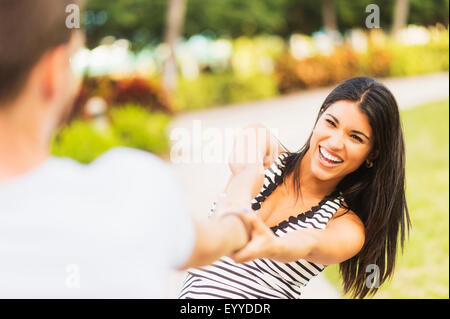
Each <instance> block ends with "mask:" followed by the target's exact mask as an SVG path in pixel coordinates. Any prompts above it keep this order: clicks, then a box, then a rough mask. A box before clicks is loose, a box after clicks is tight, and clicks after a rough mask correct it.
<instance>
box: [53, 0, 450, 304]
mask: <svg viewBox="0 0 450 319" xmlns="http://www.w3.org/2000/svg"><path fill="white" fill-rule="evenodd" d="M373 4H375V5H376V6H375V8H374V6H373ZM371 5H372V6H371ZM82 24H83V28H84V30H85V33H86V47H85V48H83V49H82V50H81V51H80V52H79V53H78V54H77V55H76V56H75V57H74V59H73V60H72V65H73V68H74V70H75V71H76V72H77V73H78V74H79V75H80V76H81V77H82V86H81V89H80V92H79V95H78V97H77V100H76V102H75V105H74V108H73V112H72V114H71V115H70V118H69V121H68V122H67V123H66V125H65V126H64V127H62V128H61V130H60V131H59V132H58V133H57V134H56V135H55V136H54V140H53V144H52V153H53V154H54V155H57V156H68V157H71V158H74V159H76V160H77V161H80V162H82V163H89V162H91V161H93V160H94V159H95V158H96V157H97V156H99V155H100V154H102V153H103V152H105V151H106V150H108V149H110V148H112V147H115V146H127V147H134V148H139V149H142V150H146V151H149V152H153V153H155V154H157V155H158V156H160V157H161V158H163V159H164V160H166V161H167V162H168V164H170V165H171V166H172V167H173V169H174V171H175V172H176V174H177V175H178V177H179V179H180V181H181V183H182V185H183V187H184V189H185V191H186V201H187V203H188V207H189V211H190V213H192V214H193V215H194V216H196V217H200V218H202V217H206V216H207V212H208V210H209V206H210V204H211V202H212V200H213V199H214V196H215V194H217V193H218V192H220V191H221V189H222V188H223V186H224V185H225V182H226V178H227V175H228V174H229V172H228V170H227V167H226V163H223V162H222V163H178V164H177V163H173V162H171V160H170V158H171V156H170V154H171V146H173V145H174V143H176V142H177V141H176V140H174V139H173V138H172V139H171V132H173V130H174V129H179V128H183V129H185V130H187V132H192V130H193V128H192V127H193V123H194V121H196V120H197V121H200V123H201V124H202V125H203V128H217V129H219V130H222V131H223V130H225V129H226V128H235V127H243V126H244V125H246V124H248V123H251V122H260V123H262V124H264V125H266V126H267V127H269V128H272V129H273V130H274V131H276V132H277V136H278V138H279V139H280V141H281V142H282V143H283V144H285V145H286V146H287V147H288V148H292V149H291V150H296V149H298V148H300V147H301V146H302V145H303V143H304V141H305V140H306V138H307V136H308V135H309V132H310V130H311V129H312V125H313V123H314V120H315V117H316V115H317V112H318V109H319V107H320V105H321V103H322V102H323V100H324V98H325V97H326V95H327V94H328V93H329V92H330V91H331V89H332V88H333V87H334V86H335V85H336V84H337V83H339V82H342V81H344V80H346V79H348V78H350V77H354V76H369V77H375V78H377V79H379V80H380V81H382V82H383V83H385V84H386V85H387V86H388V87H389V88H390V89H391V90H392V92H393V93H394V95H395V96H396V98H397V101H398V103H399V107H400V109H401V116H402V122H403V126H404V130H405V139H406V142H407V200H408V203H409V209H410V214H411V216H412V221H413V229H412V232H411V235H410V240H409V241H408V242H407V244H406V246H405V251H404V254H403V255H401V256H399V261H398V265H397V269H396V273H395V275H394V278H393V280H392V281H391V282H389V283H388V284H386V285H384V286H383V287H381V288H380V291H379V293H378V294H377V295H376V297H375V298H448V297H449V285H448V273H449V255H448V238H449V236H448V235H449V232H448V224H449V223H448V215H449V214H448V213H449V210H448V206H449V205H448V204H449V203H448V202H449V200H448V197H449V192H448V176H449V174H448V163H449V162H448V146H449V140H448V138H449V124H448V109H449V102H448V70H449V29H448V26H449V1H448V0H429V1H421V0H321V1H318V0H246V1H242V0H222V1H202V0H116V1H108V0H89V1H86V5H85V7H84V9H83V12H82ZM225 142H226V141H225ZM192 143H193V142H192V141H191V142H189V141H188V142H187V144H186V145H185V146H186V148H187V149H191V146H192ZM200 143H201V144H202V145H207V143H208V141H207V140H202V141H200ZM197 150H200V151H199V152H201V145H200V148H198V149H197ZM192 152H196V150H195V148H192ZM183 277H184V273H179V274H177V275H175V276H174V280H173V283H171V294H170V296H168V297H171V298H173V297H176V293H177V289H178V288H179V287H180V285H181V280H182V279H183ZM308 289H309V290H308ZM308 289H305V297H310V298H345V297H346V296H342V293H341V289H340V279H339V273H338V267H337V266H330V267H328V268H327V269H326V271H325V275H324V276H323V277H320V278H318V279H317V280H316V281H315V282H312V283H311V287H308Z"/></svg>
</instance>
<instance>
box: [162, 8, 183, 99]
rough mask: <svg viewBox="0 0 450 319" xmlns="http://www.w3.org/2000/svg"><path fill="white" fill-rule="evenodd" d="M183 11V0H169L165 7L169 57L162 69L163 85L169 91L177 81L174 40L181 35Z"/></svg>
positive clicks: (171, 91)
mask: <svg viewBox="0 0 450 319" xmlns="http://www.w3.org/2000/svg"><path fill="white" fill-rule="evenodd" d="M185 11H186V3H185V0H170V2H169V6H168V7H167V15H166V33H165V42H166V43H167V45H168V46H169V57H168V58H167V59H166V61H165V62H164V69H163V86H164V88H165V89H166V90H167V91H168V92H169V93H173V91H174V90H175V86H176V83H177V74H178V73H177V64H176V60H175V42H176V41H177V40H178V38H180V37H181V35H182V31H183V24H184V15H185Z"/></svg>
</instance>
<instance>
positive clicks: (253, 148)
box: [228, 124, 285, 175]
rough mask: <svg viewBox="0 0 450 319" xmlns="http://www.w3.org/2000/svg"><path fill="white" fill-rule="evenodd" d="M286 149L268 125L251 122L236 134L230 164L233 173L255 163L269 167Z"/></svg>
mask: <svg viewBox="0 0 450 319" xmlns="http://www.w3.org/2000/svg"><path fill="white" fill-rule="evenodd" d="M284 151H285V150H284V147H283V146H282V145H281V144H280V143H279V142H278V140H277V139H276V138H275V137H274V136H273V135H272V134H271V133H270V131H269V130H268V129H267V128H266V127H264V126H263V125H261V124H251V125H248V126H247V127H245V128H244V129H243V130H242V131H241V132H239V134H238V135H237V136H236V138H235V140H234V145H233V150H232V152H231V154H230V158H229V161H228V166H229V168H230V170H231V173H232V174H233V175H235V174H238V173H240V172H242V171H243V170H244V169H246V168H248V167H251V166H255V165H261V166H262V167H264V168H267V167H268V166H269V165H270V164H272V163H273V161H274V160H275V159H276V158H277V157H278V155H280V154H281V153H282V152H284Z"/></svg>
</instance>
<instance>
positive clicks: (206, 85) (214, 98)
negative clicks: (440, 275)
mask: <svg viewBox="0 0 450 319" xmlns="http://www.w3.org/2000/svg"><path fill="white" fill-rule="evenodd" d="M278 94H279V91H278V87H277V81H276V79H275V77H274V75H272V74H255V75H250V76H237V75H235V74H233V73H206V74H200V75H199V76H198V77H197V78H196V79H194V80H186V79H180V81H179V83H178V88H177V91H176V93H175V97H174V101H175V102H174V103H175V105H176V109H177V110H178V111H184V110H195V109H203V108H206V107H208V106H214V105H221V104H232V103H239V102H246V101H252V100H259V99H265V98H269V97H273V96H277V95H278Z"/></svg>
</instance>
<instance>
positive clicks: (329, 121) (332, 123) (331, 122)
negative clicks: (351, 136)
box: [326, 120, 336, 126]
mask: <svg viewBox="0 0 450 319" xmlns="http://www.w3.org/2000/svg"><path fill="white" fill-rule="evenodd" d="M326 121H327V122H328V123H330V124H331V125H333V126H336V125H334V122H333V121H332V120H326Z"/></svg>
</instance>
